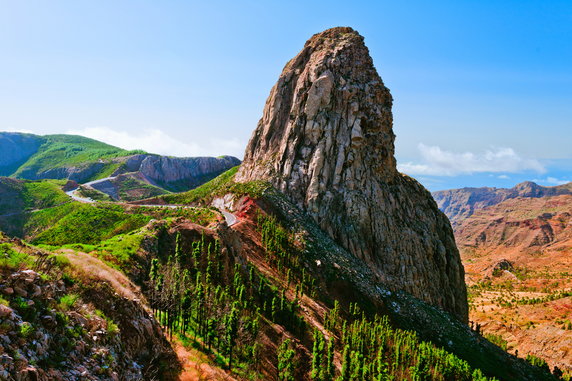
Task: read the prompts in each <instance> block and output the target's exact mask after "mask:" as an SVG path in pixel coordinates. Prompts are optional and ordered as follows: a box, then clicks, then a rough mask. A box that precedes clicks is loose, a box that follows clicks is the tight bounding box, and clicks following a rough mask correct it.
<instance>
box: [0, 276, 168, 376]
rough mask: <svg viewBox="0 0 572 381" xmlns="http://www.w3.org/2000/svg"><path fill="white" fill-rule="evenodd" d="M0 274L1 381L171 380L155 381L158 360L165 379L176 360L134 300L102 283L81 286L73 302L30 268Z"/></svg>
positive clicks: (61, 284) (71, 295)
mask: <svg viewBox="0 0 572 381" xmlns="http://www.w3.org/2000/svg"><path fill="white" fill-rule="evenodd" d="M1 275H2V278H0V279H1V280H0V294H1V295H2V299H3V303H6V302H9V305H7V304H0V327H1V328H0V379H1V380H23V381H32V380H36V381H44V380H45V381H47V380H109V381H112V380H119V379H121V380H142V379H174V377H173V376H169V377H167V376H165V375H164V374H163V375H162V376H164V377H159V378H156V377H157V376H158V372H157V368H158V366H159V365H160V362H161V361H168V363H167V364H169V363H170V364H169V365H170V366H171V367H172V368H173V370H172V371H171V374H175V373H176V368H177V361H176V357H175V355H174V353H173V352H172V350H171V348H170V347H169V344H168V343H167V341H166V340H165V338H164V337H163V333H162V331H161V328H160V326H159V325H158V324H157V322H156V321H155V319H154V318H153V317H152V316H149V313H148V312H147V311H146V310H145V309H143V308H142V306H141V305H140V304H139V303H138V301H133V300H128V299H126V298H122V297H120V296H118V295H117V294H115V293H114V291H113V290H112V289H111V288H110V287H108V286H107V284H99V285H97V286H96V289H92V288H90V286H88V287H85V291H84V294H83V295H82V296H81V297H80V296H79V295H78V294H75V293H73V292H74V291H75V292H77V289H75V290H70V288H69V287H66V284H65V283H64V282H63V281H62V280H59V281H51V280H44V278H45V277H42V274H40V273H37V272H35V271H33V270H23V271H16V272H12V273H8V272H6V271H2V273H1ZM106 286H107V287H106ZM58 300H59V302H56V301H58ZM94 305H95V306H96V308H98V309H97V310H95V308H94ZM159 376H161V375H159Z"/></svg>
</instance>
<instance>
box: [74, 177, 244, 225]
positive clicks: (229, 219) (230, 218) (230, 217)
mask: <svg viewBox="0 0 572 381" xmlns="http://www.w3.org/2000/svg"><path fill="white" fill-rule="evenodd" d="M114 178H115V177H105V178H103V179H99V180H94V181H90V182H88V183H84V184H80V186H90V185H92V184H97V183H102V182H104V181H107V180H112V179H114ZM78 189H79V186H78V187H77V188H75V189H72V190H70V191H67V192H66V194H67V195H68V196H69V197H71V198H72V199H73V200H75V201H79V202H83V203H88V204H93V203H95V202H96V201H95V200H93V199H91V198H89V197H81V196H79V195H77V194H76V192H77V191H78ZM138 206H144V207H148V208H173V209H174V208H186V209H188V208H193V207H192V206H187V205H174V204H168V205H155V204H149V205H138ZM219 211H220V213H221V214H222V215H223V216H224V220H225V221H226V224H227V225H228V226H232V225H234V224H236V223H237V222H238V217H236V216H235V215H234V214H232V213H230V212H229V211H227V210H224V209H220V208H219Z"/></svg>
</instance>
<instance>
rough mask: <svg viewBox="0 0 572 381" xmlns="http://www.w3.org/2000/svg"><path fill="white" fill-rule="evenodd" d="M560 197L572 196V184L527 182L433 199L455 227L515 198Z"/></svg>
mask: <svg viewBox="0 0 572 381" xmlns="http://www.w3.org/2000/svg"><path fill="white" fill-rule="evenodd" d="M558 195H572V183H568V184H564V185H559V186H554V187H545V186H542V185H538V184H536V183H533V182H532V181H525V182H523V183H520V184H517V185H516V186H514V187H513V188H510V189H506V188H488V187H483V188H462V189H450V190H443V191H438V192H433V198H434V199H435V201H437V205H438V206H439V209H441V210H442V211H443V212H444V213H445V214H446V215H447V217H449V219H450V220H451V223H452V224H453V227H455V226H457V225H459V224H460V223H462V222H463V221H464V220H465V219H466V218H468V217H470V216H472V215H473V213H474V212H475V211H476V210H478V209H483V208H486V207H488V206H492V205H496V204H500V203H501V202H503V201H505V200H508V199H513V198H519V197H522V198H539V197H548V196H558Z"/></svg>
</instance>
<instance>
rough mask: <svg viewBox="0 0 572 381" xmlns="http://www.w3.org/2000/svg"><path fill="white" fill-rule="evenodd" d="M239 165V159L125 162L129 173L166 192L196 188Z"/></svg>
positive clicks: (150, 157)
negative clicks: (143, 177)
mask: <svg viewBox="0 0 572 381" xmlns="http://www.w3.org/2000/svg"><path fill="white" fill-rule="evenodd" d="M239 164H240V160H238V159H237V158H236V157H233V156H221V157H169V156H158V155H135V156H132V157H130V158H129V159H128V160H127V161H126V163H125V168H126V170H127V171H128V172H140V173H142V174H143V175H144V176H145V177H146V178H148V179H150V180H152V181H153V182H155V183H157V184H158V185H160V186H163V187H164V188H166V189H169V190H173V191H181V190H188V189H191V188H195V187H197V186H199V185H201V184H203V183H204V182H206V181H208V180H210V179H213V178H215V177H216V176H218V175H220V174H221V173H222V172H224V171H226V170H228V169H230V168H232V167H235V166H237V165H239Z"/></svg>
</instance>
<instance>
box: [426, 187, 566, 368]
mask: <svg viewBox="0 0 572 381" xmlns="http://www.w3.org/2000/svg"><path fill="white" fill-rule="evenodd" d="M433 197H434V198H435V200H436V201H437V204H438V205H439V208H441V210H442V211H443V212H445V213H446V214H447V215H448V217H449V218H450V219H451V221H452V224H453V228H454V232H455V240H456V242H457V246H458V248H459V251H460V253H461V258H462V260H463V264H464V267H465V274H466V276H465V278H466V281H467V285H468V286H469V287H470V289H471V290H472V291H471V292H472V295H473V296H472V303H473V308H472V309H471V311H472V312H471V317H470V318H471V320H472V321H475V322H477V323H479V324H480V325H481V326H482V328H483V330H484V331H485V332H486V333H488V334H494V335H498V337H503V338H504V339H503V340H507V341H508V345H509V346H511V347H512V348H513V350H518V351H519V352H520V353H532V354H536V355H539V356H542V357H543V358H545V359H546V360H547V361H548V362H549V364H550V365H551V366H558V367H560V368H562V369H569V368H570V364H571V363H572V353H570V351H568V349H567V348H569V346H570V343H572V330H571V329H569V328H572V324H568V322H569V321H570V315H569V313H567V312H566V311H570V306H571V305H572V304H571V303H572V298H570V295H571V290H572V277H571V275H570V269H572V183H568V184H564V185H559V186H553V187H545V186H541V185H538V184H535V183H533V182H530V181H527V182H524V183H521V184H518V185H516V186H515V187H513V188H510V189H499V188H463V189H452V190H446V191H440V192H435V193H433ZM507 295H509V296H508V297H507ZM493 311H494V312H493ZM532 323H534V324H532Z"/></svg>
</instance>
